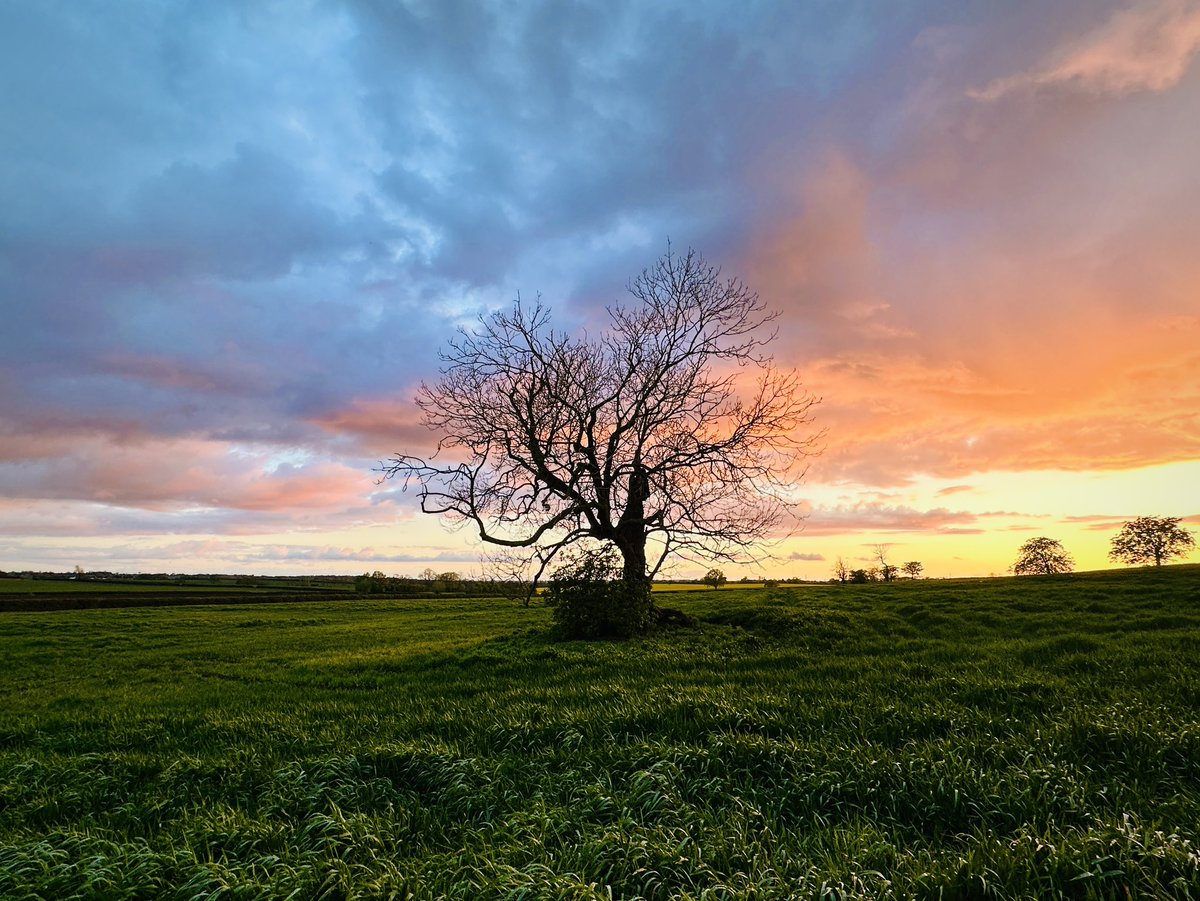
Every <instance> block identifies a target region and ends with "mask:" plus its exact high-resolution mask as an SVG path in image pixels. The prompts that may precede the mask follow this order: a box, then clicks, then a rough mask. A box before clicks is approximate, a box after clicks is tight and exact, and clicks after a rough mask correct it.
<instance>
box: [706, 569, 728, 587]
mask: <svg viewBox="0 0 1200 901" xmlns="http://www.w3.org/2000/svg"><path fill="white" fill-rule="evenodd" d="M701 581H703V582H704V584H705V585H711V586H712V587H713V588H714V589H717V588H720V587H721V586H722V585H724V584H725V581H726V580H725V573H723V572H721V570H719V569H717V568H716V567H713V568H712V569H710V570H709V571H708V572H706V573H705V574H704V578H703V579H702V580H701Z"/></svg>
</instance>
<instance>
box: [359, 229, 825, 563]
mask: <svg viewBox="0 0 1200 901" xmlns="http://www.w3.org/2000/svg"><path fill="white" fill-rule="evenodd" d="M629 293H630V295H631V300H630V301H627V302H625V303H618V304H616V305H614V306H612V307H610V308H609V309H608V315H609V325H608V328H607V329H606V330H604V331H603V332H602V333H600V334H598V335H596V336H594V337H592V336H587V335H584V336H582V337H572V336H570V335H568V334H565V333H563V332H559V331H555V330H554V329H553V328H552V327H551V325H550V312H549V310H548V309H547V308H546V307H544V306H543V305H542V304H541V302H540V300H539V302H538V303H536V304H535V305H533V306H532V307H529V306H527V305H524V304H522V302H521V301H520V299H518V300H517V301H516V302H515V304H514V306H513V308H512V310H511V311H507V312H499V313H496V314H494V315H492V316H490V317H486V318H481V319H480V323H479V325H478V326H477V327H476V328H475V330H473V331H467V330H460V333H459V334H458V336H457V337H456V338H454V339H453V340H451V341H450V342H449V343H448V345H447V347H446V348H445V350H443V352H442V360H443V362H444V366H443V368H442V377H441V379H440V380H439V381H438V382H437V383H436V384H433V385H428V384H423V385H422V386H421V388H420V391H419V393H418V396H417V401H416V402H417V404H418V406H419V407H420V408H421V411H422V413H423V414H424V416H423V421H424V423H425V425H426V426H427V427H428V428H430V429H432V430H433V431H435V432H437V433H438V434H440V435H441V436H442V437H441V440H440V442H439V444H438V450H437V452H436V453H435V454H434V457H433V458H431V459H428V460H426V459H422V458H419V457H414V456H410V455H406V454H400V455H397V456H396V457H393V458H392V459H391V460H390V461H389V462H388V463H386V464H383V466H382V469H381V471H382V472H383V476H384V478H388V477H393V476H398V477H400V478H402V479H403V480H404V482H405V484H406V485H415V486H417V488H418V490H419V494H420V500H421V509H422V510H424V511H425V512H426V513H433V514H437V515H441V516H445V517H447V518H449V519H451V520H454V521H458V522H463V523H468V524H470V525H471V526H473V527H474V528H475V529H476V530H477V532H478V535H479V537H480V539H481V540H483V541H484V542H486V543H489V544H492V545H496V546H498V547H499V548H502V549H505V550H506V551H509V552H516V554H517V555H518V556H519V558H520V560H521V562H522V564H523V565H525V566H526V567H528V569H529V570H530V571H532V573H533V583H534V584H535V585H536V583H537V581H538V579H540V577H541V576H542V574H543V573H544V572H545V571H546V567H547V566H548V565H549V564H550V562H551V561H552V560H553V558H554V556H555V555H556V554H557V553H558V552H559V551H561V550H562V549H563V548H566V547H569V546H571V545H573V544H575V543H576V542H579V541H584V540H595V541H599V542H601V543H603V544H611V545H613V546H615V547H616V548H617V549H618V550H619V551H620V553H621V556H622V560H623V571H622V572H623V578H624V580H625V581H626V582H627V583H636V584H638V585H645V586H647V587H648V585H649V582H650V580H651V579H652V578H653V576H654V574H656V573H657V572H658V571H659V569H660V568H661V567H662V565H663V563H664V562H665V561H666V560H667V559H668V558H670V557H671V556H672V555H678V556H680V557H682V558H684V559H688V560H700V559H703V560H709V561H734V560H745V559H754V554H753V550H754V548H755V547H757V546H759V545H760V544H761V542H762V541H763V540H764V539H766V538H768V537H770V535H771V534H772V530H774V529H775V528H776V527H777V525H778V524H779V523H780V521H781V519H783V518H784V516H785V514H786V513H788V512H789V508H790V507H791V505H792V504H793V503H794V501H795V498H794V497H793V495H792V492H793V491H794V486H795V484H796V482H797V481H798V480H799V479H800V478H801V477H802V476H803V463H804V460H805V458H806V457H807V456H808V455H809V454H811V453H812V452H813V450H814V443H815V441H816V440H817V435H815V434H814V433H812V432H811V431H802V428H803V427H804V426H805V425H806V424H808V423H809V422H811V411H812V407H813V406H814V404H816V403H817V402H818V401H817V399H816V398H814V397H813V396H811V395H810V394H808V393H806V392H805V391H803V390H802V388H801V386H800V384H799V381H798V379H797V376H796V374H795V373H794V372H792V371H784V370H780V369H778V368H777V367H775V365H774V364H773V362H772V360H771V358H770V357H769V356H768V355H766V353H765V348H766V345H768V344H769V343H770V341H771V339H772V338H773V337H774V334H773V332H772V330H771V329H770V328H769V327H767V326H769V324H770V323H771V321H772V320H773V318H774V314H772V313H769V312H768V311H767V310H766V306H765V304H764V302H763V301H762V300H760V298H759V297H758V295H757V294H755V293H753V292H752V291H750V290H749V289H748V288H747V287H746V286H745V285H744V284H742V283H741V282H740V281H737V280H736V279H729V278H724V277H722V276H721V274H720V271H719V270H718V269H716V268H714V267H713V266H710V265H709V264H708V263H706V262H705V261H704V260H703V258H702V257H700V256H699V255H698V254H696V253H695V252H693V251H688V252H687V253H686V254H684V255H682V256H680V255H675V254H672V253H671V252H670V251H668V252H667V253H666V255H664V256H663V257H661V258H660V259H659V260H658V261H657V262H656V263H655V264H654V265H653V266H652V267H650V268H649V269H646V270H644V271H643V272H642V273H641V275H639V276H638V277H637V278H636V279H635V280H634V281H633V282H632V283H631V284H630V286H629ZM747 376H753V379H750V378H747ZM648 547H649V549H650V550H648ZM511 559H512V558H511V557H510V560H511Z"/></svg>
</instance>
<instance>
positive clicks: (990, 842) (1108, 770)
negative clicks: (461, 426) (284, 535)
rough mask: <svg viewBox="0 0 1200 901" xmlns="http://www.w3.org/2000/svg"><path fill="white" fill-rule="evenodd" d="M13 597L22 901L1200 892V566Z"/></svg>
mask: <svg viewBox="0 0 1200 901" xmlns="http://www.w3.org/2000/svg"><path fill="white" fill-rule="evenodd" d="M670 603H671V604H672V605H676V606H680V607H682V608H684V609H686V610H687V611H689V612H690V613H692V614H693V615H694V616H696V617H697V618H698V619H699V620H700V625H699V626H698V627H697V628H695V629H689V630H681V631H678V632H674V633H670V634H665V635H660V636H656V637H653V638H649V639H644V640H639V641H633V642H627V643H597V644H554V643H552V642H550V641H549V640H547V638H546V637H545V634H546V628H547V624H548V617H547V615H546V611H545V610H543V609H540V608H534V609H523V608H522V607H520V605H518V604H514V603H512V602H503V601H486V600H485V601H479V600H471V601H450V600H428V601H427V600H422V601H407V602H378V601H376V602H354V601H346V600H343V601H333V602H330V603H328V604H324V603H320V602H310V603H306V604H296V605H267V606H261V607H248V606H237V607H204V608H200V607H190V608H132V609H119V610H86V611H69V612H57V613H7V614H4V615H2V616H0V661H3V669H2V670H0V672H2V677H0V898H4V899H30V901H32V899H41V898H44V899H69V898H95V899H101V898H103V899H109V898H146V899H150V898H156V899H157V898H165V899H191V898H208V899H216V898H238V899H243V898H289V897H290V898H296V899H309V898H328V899H335V898H338V899H342V898H406V897H412V898H441V897H447V898H463V899H476V898H483V899H487V898H544V899H557V898H579V899H583V898H597V899H599V898H609V897H612V898H625V899H630V898H654V899H666V898H680V899H685V898H686V899H700V898H709V899H768V898H781V899H782V898H822V897H824V898H852V897H861V898H878V897H895V898H912V897H917V898H933V897H944V898H993V897H994V898H1052V897H1071V898H1127V897H1134V898H1154V897H1159V898H1187V897H1193V898H1200V851H1198V847H1200V568H1196V567H1168V568H1164V569H1163V570H1162V571H1153V570H1137V571H1129V572H1121V573H1102V574H1085V575H1077V576H1073V577H1066V578H1057V579H1023V580H1007V579H1006V580H983V581H975V582H972V581H961V582H945V583H943V582H916V583H912V582H904V583H898V584H894V585H868V586H846V587H840V586H803V587H797V588H781V589H776V590H765V589H758V590H752V591H738V590H733V589H724V590H721V591H719V592H714V591H712V590H711V589H706V590H703V591H697V592H695V593H692V594H688V593H685V592H678V593H674V594H672V595H671V599H670Z"/></svg>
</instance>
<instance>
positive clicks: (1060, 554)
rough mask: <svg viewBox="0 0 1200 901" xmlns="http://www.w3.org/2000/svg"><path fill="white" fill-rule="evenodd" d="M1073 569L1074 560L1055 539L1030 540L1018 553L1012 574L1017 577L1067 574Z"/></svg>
mask: <svg viewBox="0 0 1200 901" xmlns="http://www.w3.org/2000/svg"><path fill="white" fill-rule="evenodd" d="M1074 568H1075V560H1074V558H1072V557H1071V555H1070V554H1068V553H1067V552H1066V551H1065V550H1063V546H1062V543H1061V542H1060V541H1058V539H1056V538H1046V537H1045V536H1041V537H1038V538H1030V539H1029V540H1028V541H1026V542H1025V543H1024V544H1023V545H1021V549H1020V551H1019V552H1018V556H1017V562H1016V563H1014V564H1013V572H1014V573H1015V574H1016V575H1018V576H1027V575H1044V576H1052V575H1055V574H1057V573H1069V572H1070V571H1071V570H1073V569H1074Z"/></svg>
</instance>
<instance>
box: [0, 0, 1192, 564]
mask: <svg viewBox="0 0 1200 901" xmlns="http://www.w3.org/2000/svg"><path fill="white" fill-rule="evenodd" d="M1198 51H1200V0H1195V2H1193V0H1145V2H1121V3H1113V2H1104V0H1057V2H1051V3H1047V2H1044V0H1037V2H1003V3H947V2H936V3H935V2H919V0H913V2H883V0H879V2H852V0H848V2H838V3H799V2H778V3H755V2H745V3H703V2H696V0H687V2H682V3H667V2H653V3H650V2H628V3H621V2H615V0H603V2H596V3H559V2H541V3H534V2H507V3H499V2H498V3H485V2H464V3H459V2H441V0H430V2H426V3H400V2H391V0H375V2H368V0H363V2H350V0H347V2H312V3H303V2H289V3H267V2H263V3H253V2H251V3H246V2H241V0H237V2H205V3H184V2H127V3H119V4H113V3H110V2H99V0H98V2H85V0H63V2H50V0H45V2H24V3H22V2H10V3H3V4H0V154H2V157H0V159H2V161H3V165H2V166H0V311H2V312H3V319H2V324H0V570H23V569H35V570H43V569H50V570H68V569H71V568H72V567H74V566H76V565H80V566H83V567H84V568H85V569H106V570H121V571H144V572H254V573H264V574H265V573H358V572H363V571H365V570H375V569H381V570H383V571H385V572H387V573H389V574H390V573H396V574H401V575H404V574H415V573H417V572H419V571H420V570H422V569H424V568H425V567H427V566H432V567H433V568H435V569H438V570H447V569H453V570H458V571H460V572H463V573H474V572H478V571H479V562H478V561H479V556H480V550H481V549H480V547H479V546H478V545H477V544H476V543H474V542H472V540H471V538H470V536H469V534H468V533H466V532H464V531H453V530H450V529H447V528H445V527H444V526H443V525H441V524H439V523H438V522H437V521H436V520H434V519H432V518H430V517H426V516H421V515H420V514H418V513H417V512H416V511H415V509H414V503H413V498H412V496H411V494H402V493H400V492H399V490H398V487H399V486H397V485H395V484H392V483H385V484H382V485H381V484H377V483H376V474H375V473H373V472H372V468H373V467H374V466H376V465H377V464H378V462H379V460H380V459H382V458H385V457H387V456H388V455H390V454H392V453H394V452H400V451H405V450H410V449H418V450H420V449H423V448H425V447H427V446H428V443H429V437H428V436H427V435H426V434H424V432H423V431H422V430H421V428H420V427H419V424H418V419H417V416H416V412H415V410H414V408H413V405H412V397H413V394H414V391H415V388H416V386H417V385H418V384H419V382H420V381H421V380H422V379H426V380H429V379H432V378H436V375H437V366H438V362H437V349H438V347H439V346H440V345H441V344H442V343H443V341H444V340H445V339H446V338H447V337H448V336H449V335H450V334H451V333H452V331H453V329H454V327H455V326H457V325H459V324H462V323H470V322H471V321H472V320H473V319H474V318H475V317H476V316H477V315H478V314H480V313H486V312H488V311H491V310H495V309H499V308H501V307H504V306H506V305H508V304H510V303H511V301H512V299H513V298H514V297H515V296H516V295H517V293H518V292H520V293H521V294H522V295H523V296H534V295H536V294H538V293H540V294H541V296H542V298H543V300H544V301H545V302H546V303H547V304H549V305H550V306H552V307H553V309H554V312H555V316H556V321H557V322H558V323H559V324H561V325H563V326H564V327H570V328H575V327H579V326H583V325H587V324H589V323H593V324H595V323H598V322H600V321H601V318H600V317H602V316H603V310H604V305H605V304H607V303H611V302H612V301H613V300H616V299H618V298H619V297H621V295H622V293H623V292H624V286H625V284H626V282H627V281H628V280H629V279H630V277H632V276H633V275H635V274H636V273H637V272H638V271H639V270H640V269H641V268H642V267H644V266H646V265H649V264H650V263H652V262H653V261H654V259H655V258H656V257H658V256H659V255H660V254H661V253H662V252H663V251H664V250H665V249H666V247H667V242H668V240H669V241H670V242H671V243H672V245H673V246H675V247H676V248H683V247H688V246H692V247H695V248H697V249H698V250H700V251H701V252H702V253H703V254H704V255H705V256H706V257H707V258H708V259H709V260H710V261H711V262H714V263H717V264H719V265H721V266H722V267H723V269H724V271H725V272H726V273H727V274H730V275H736V276H738V277H740V278H742V279H743V280H744V281H745V282H746V283H747V284H748V285H749V286H751V287H752V288H754V289H755V290H757V291H758V292H759V293H760V294H761V295H762V296H763V297H764V298H766V299H767V301H768V303H769V304H770V305H771V306H773V307H775V308H777V309H779V310H780V311H781V319H780V334H779V337H778V339H777V342H776V344H775V345H774V347H775V354H776V357H777V359H778V360H779V361H780V362H781V363H783V364H785V365H787V366H794V367H796V368H797V369H798V370H799V372H800V374H801V377H802V379H803V381H804V383H805V385H806V387H807V388H808V389H809V390H810V391H812V392H813V393H815V394H817V395H819V396H821V397H822V398H823V402H822V403H821V404H820V406H819V408H818V409H817V411H816V416H817V422H816V425H817V426H819V427H820V428H823V429H825V430H827V433H826V437H825V439H824V446H825V450H824V452H823V453H822V454H821V455H820V456H819V457H817V458H815V459H814V460H813V461H812V465H811V467H810V469H809V472H808V475H807V477H806V479H805V482H804V488H803V492H802V493H803V496H804V497H806V498H807V501H806V504H805V507H806V512H807V519H806V520H805V526H804V529H803V531H801V532H800V533H798V534H797V535H795V536H794V537H792V538H790V539H788V540H787V541H785V542H784V543H782V544H781V545H780V546H779V547H778V548H776V549H775V553H776V555H777V557H778V559H777V560H776V561H775V562H771V563H767V564H764V565H763V566H762V567H747V568H745V569H739V568H735V567H730V568H727V572H728V573H729V575H730V576H731V577H733V578H739V577H741V576H743V575H756V574H759V573H766V574H768V575H774V576H785V577H786V576H800V577H804V578H825V577H828V576H829V574H830V569H831V566H832V563H833V561H834V560H835V559H836V558H837V557H838V556H839V555H840V556H842V557H844V558H845V559H846V561H847V562H849V563H851V564H852V565H860V564H856V561H858V560H860V559H862V558H865V557H867V556H869V554H870V548H871V546H872V545H874V544H877V543H882V544H886V545H888V546H889V547H890V554H891V556H892V559H893V561H894V562H903V561H906V560H920V561H923V562H924V564H925V567H926V572H927V574H929V575H931V576H964V575H987V574H990V573H997V574H999V573H1003V572H1005V571H1006V570H1007V569H1008V567H1009V566H1011V564H1012V562H1013V560H1014V558H1015V556H1016V549H1017V547H1018V546H1019V545H1020V544H1021V543H1022V542H1023V541H1025V540H1026V539H1028V538H1029V537H1032V536H1035V535H1047V536H1050V537H1054V538H1058V539H1060V540H1061V541H1062V542H1063V544H1064V546H1065V547H1066V549H1067V550H1068V551H1070V552H1071V553H1072V554H1074V556H1075V558H1076V560H1077V562H1078V565H1079V567H1080V568H1082V569H1091V568H1101V567H1105V566H1108V565H1111V564H1109V563H1108V562H1107V560H1106V553H1107V549H1108V542H1109V539H1110V538H1111V536H1112V534H1113V532H1114V531H1115V529H1116V528H1117V527H1118V526H1119V525H1120V523H1121V522H1122V521H1123V520H1126V519H1130V518H1132V517H1134V516H1137V515H1150V514H1154V515H1169V516H1181V517H1185V518H1187V520H1188V524H1189V525H1190V526H1191V527H1192V529H1193V530H1200V62H1198V61H1197V55H1198ZM1193 559H1196V558H1195V557H1194V558H1193ZM696 571H697V567H695V566H684V567H681V568H680V570H678V571H677V572H676V575H683V576H686V575H689V574H692V573H694V572H696Z"/></svg>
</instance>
